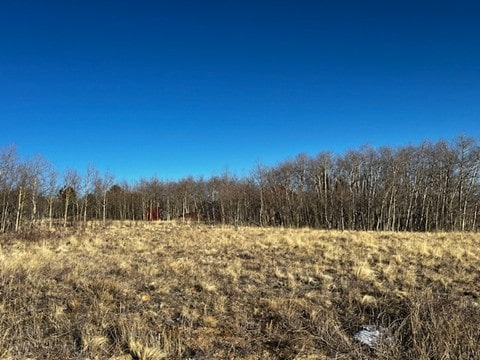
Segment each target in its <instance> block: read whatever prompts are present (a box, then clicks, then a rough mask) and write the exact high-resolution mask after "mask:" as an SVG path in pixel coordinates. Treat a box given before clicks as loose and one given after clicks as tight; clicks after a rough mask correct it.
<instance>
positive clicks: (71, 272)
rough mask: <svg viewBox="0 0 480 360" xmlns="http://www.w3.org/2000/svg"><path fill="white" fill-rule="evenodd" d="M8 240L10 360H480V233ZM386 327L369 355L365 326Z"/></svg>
mask: <svg viewBox="0 0 480 360" xmlns="http://www.w3.org/2000/svg"><path fill="white" fill-rule="evenodd" d="M41 238H42V239H41V240H40V239H39V235H38V234H37V233H35V234H24V235H23V236H22V237H16V238H15V237H11V236H9V237H4V238H1V240H0V241H1V247H0V358H1V359H92V360H93V359H118V360H120V359H125V360H126V359H144V360H146V359H163V358H165V359H370V358H373V359H474V358H478V356H479V354H480V341H479V339H480V326H479V325H478V324H479V323H480V299H479V296H480V235H477V234H421V233H367V232H343V233H342V232H328V231H313V230H307V229H296V230H293V229H271V228H268V229H261V228H237V229H234V228H220V227H216V228H210V227H207V226H190V225H178V224H174V223H162V222H160V223H139V224H136V225H134V224H131V223H125V224H120V223H118V224H114V225H112V226H109V227H108V228H106V229H102V228H92V227H91V228H88V229H84V230H81V231H80V230H77V231H75V232H61V231H57V232H53V233H47V232H45V233H44V234H43V235H42V236H41ZM365 324H370V325H376V326H381V327H383V328H384V329H385V336H384V339H383V341H380V342H378V343H377V345H376V346H374V347H369V346H367V345H364V344H362V343H360V342H359V341H357V340H355V339H354V335H355V334H356V333H357V332H358V331H359V330H360V329H361V326H362V325H365Z"/></svg>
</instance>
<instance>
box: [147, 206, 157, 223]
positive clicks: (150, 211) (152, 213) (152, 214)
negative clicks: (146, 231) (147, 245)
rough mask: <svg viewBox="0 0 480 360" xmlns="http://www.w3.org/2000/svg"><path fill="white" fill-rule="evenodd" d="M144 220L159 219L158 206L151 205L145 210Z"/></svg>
mask: <svg viewBox="0 0 480 360" xmlns="http://www.w3.org/2000/svg"><path fill="white" fill-rule="evenodd" d="M145 220H147V221H155V220H160V208H158V207H152V208H147V209H146V210H145Z"/></svg>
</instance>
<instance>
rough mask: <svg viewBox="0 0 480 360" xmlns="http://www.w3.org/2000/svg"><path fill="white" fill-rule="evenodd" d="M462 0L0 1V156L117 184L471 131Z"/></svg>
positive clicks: (472, 92)
mask: <svg viewBox="0 0 480 360" xmlns="http://www.w3.org/2000/svg"><path fill="white" fill-rule="evenodd" d="M479 115H480V3H478V2H474V1H421V0H419V1H319V0H317V1H302V0H299V1H248V0H247V1H228V0H223V1H201V2H200V1H182V0H180V1H89V0H85V1H76V0H63V1H48V0H46V1H24V0H6V1H2V2H1V4H0V147H3V146H6V145H9V144H15V145H16V146H17V149H18V151H19V152H20V154H21V155H23V156H25V157H28V156H32V155H34V154H41V155H43V156H44V157H46V158H47V159H48V160H50V161H51V162H52V163H53V164H54V165H55V166H56V167H57V169H58V170H59V171H63V170H64V169H65V168H67V167H72V168H75V169H77V170H79V171H83V170H84V169H86V167H87V165H88V164H89V163H91V164H94V165H96V167H97V168H99V170H100V171H102V172H103V171H107V170H108V171H110V172H112V173H114V174H115V175H116V177H117V179H127V180H129V181H133V180H136V179H137V180H138V179H140V178H141V177H147V178H148V177H150V176H153V175H156V176H158V177H159V178H161V179H177V178H181V177H184V176H188V175H193V176H201V175H203V176H205V177H209V176H211V175H213V174H221V173H222V172H223V171H225V170H226V169H228V170H229V171H230V172H233V173H235V174H237V175H247V174H248V173H249V172H250V170H252V169H253V168H254V167H255V166H256V164H257V163H263V164H267V165H273V164H276V163H278V162H280V161H282V160H285V159H287V158H291V157H294V156H296V155H297V154H299V153H307V154H310V155H315V154H317V153H318V152H320V151H333V152H335V153H343V152H344V151H345V150H347V149H350V148H358V147H360V146H361V145H364V144H370V145H373V146H382V145H391V146H398V145H407V144H409V143H413V144H416V143H419V142H420V141H422V140H424V139H430V140H433V141H436V140H438V139H447V140H450V139H453V138H454V137H456V136H457V135H459V134H465V135H468V136H473V137H478V136H479V135H480V121H479V120H480V116H479Z"/></svg>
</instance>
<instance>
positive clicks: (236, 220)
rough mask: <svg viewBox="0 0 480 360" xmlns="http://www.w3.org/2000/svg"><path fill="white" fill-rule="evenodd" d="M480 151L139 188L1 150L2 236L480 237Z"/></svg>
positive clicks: (403, 153) (333, 161)
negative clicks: (129, 232) (255, 229)
mask: <svg viewBox="0 0 480 360" xmlns="http://www.w3.org/2000/svg"><path fill="white" fill-rule="evenodd" d="M479 167H480V146H479V144H478V143H477V141H476V139H473V138H468V137H465V136H461V137H458V138H457V139H455V140H454V141H452V142H447V141H438V142H436V143H431V142H424V143H421V144H420V145H409V146H403V147H396V148H394V147H380V148H373V147H370V146H364V147H362V148H360V149H356V150H350V151H348V152H346V153H344V154H342V155H334V154H332V153H330V152H321V153H319V154H318V155H316V156H308V155H305V154H300V155H298V156H297V157H295V158H293V159H289V160H286V161H284V162H281V163H279V164H277V165H275V166H263V165H258V166H257V167H256V168H255V169H253V170H252V171H251V173H250V175H248V176H245V177H237V176H236V175H234V174H229V173H225V174H223V175H221V176H212V177H210V178H208V179H204V178H195V179H194V178H193V177H187V178H184V179H180V180H177V181H162V180H159V179H158V178H156V177H153V178H150V179H141V180H139V181H137V182H135V183H133V184H132V183H127V182H125V181H123V182H116V181H115V177H114V176H113V175H112V174H109V173H105V174H100V172H99V171H98V170H97V169H96V168H95V167H94V166H89V167H88V168H87V169H86V171H85V172H84V173H83V174H80V173H79V172H78V171H76V170H73V169H70V170H67V171H65V172H64V173H63V174H59V173H58V172H57V171H55V169H54V167H53V166H52V165H51V164H50V163H49V162H48V161H47V160H45V159H43V158H41V157H34V158H31V159H27V160H23V159H20V158H19V156H18V154H17V152H16V150H15V148H14V147H6V148H3V149H2V150H1V151H0V232H8V231H22V230H25V229H31V228H32V227H36V226H39V225H41V224H42V226H49V227H54V226H63V227H67V226H80V225H86V224H87V223H88V222H90V221H92V220H93V221H98V222H103V223H104V224H105V223H106V222H108V221H111V220H134V221H138V220H149V219H152V218H151V214H153V213H155V214H156V217H155V218H157V215H158V218H160V219H163V220H175V219H178V220H187V219H188V220H194V221H202V222H207V223H221V224H229V225H256V226H286V227H311V228H318V229H338V230H386V231H477V230H478V229H479V221H478V215H479V214H478V213H479V207H480V181H479V180H480V176H479V170H480V168H479Z"/></svg>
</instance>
